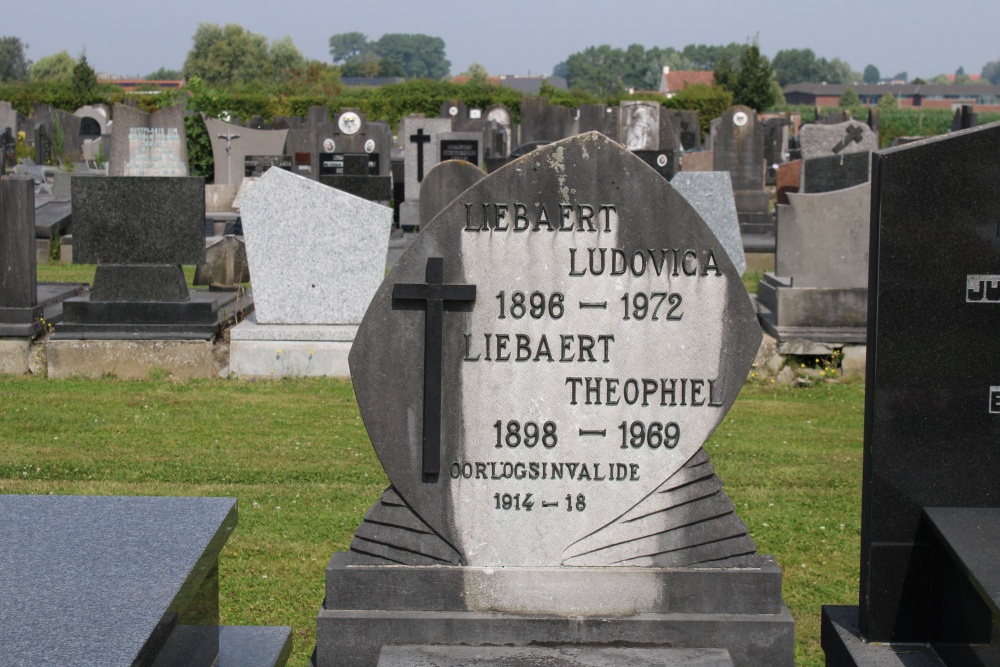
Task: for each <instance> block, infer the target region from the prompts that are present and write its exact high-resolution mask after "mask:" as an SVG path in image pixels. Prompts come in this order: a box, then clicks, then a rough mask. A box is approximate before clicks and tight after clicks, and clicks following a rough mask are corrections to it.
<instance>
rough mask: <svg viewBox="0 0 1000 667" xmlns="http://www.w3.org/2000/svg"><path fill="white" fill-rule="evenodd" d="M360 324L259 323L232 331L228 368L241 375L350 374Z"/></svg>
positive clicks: (251, 320)
mask: <svg viewBox="0 0 1000 667" xmlns="http://www.w3.org/2000/svg"><path fill="white" fill-rule="evenodd" d="M357 332H358V327H357V325H336V324H325V325H324V324H257V322H256V320H255V319H254V317H253V316H252V315H251V316H250V317H249V318H247V319H246V320H244V321H243V322H240V323H239V324H238V325H236V326H235V327H233V329H232V330H231V331H230V332H229V341H230V342H229V372H230V373H231V374H233V375H238V376H240V377H273V378H280V377H315V376H327V377H344V378H349V377H350V376H351V370H350V368H349V367H348V364H347V357H348V355H349V354H350V353H351V344H352V343H353V342H354V336H355V335H356V334H357Z"/></svg>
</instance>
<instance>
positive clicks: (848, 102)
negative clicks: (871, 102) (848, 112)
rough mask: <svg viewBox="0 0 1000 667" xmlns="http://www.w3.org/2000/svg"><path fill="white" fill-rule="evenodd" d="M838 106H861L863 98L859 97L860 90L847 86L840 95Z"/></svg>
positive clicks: (848, 107)
mask: <svg viewBox="0 0 1000 667" xmlns="http://www.w3.org/2000/svg"><path fill="white" fill-rule="evenodd" d="M837 106H839V107H840V108H841V109H852V108H854V107H859V106H861V98H860V97H858V92H857V91H856V90H854V89H853V88H847V89H846V90H844V93H843V94H842V95H841V96H840V101H839V102H837Z"/></svg>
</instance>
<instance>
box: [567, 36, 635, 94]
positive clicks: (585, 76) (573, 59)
mask: <svg viewBox="0 0 1000 667" xmlns="http://www.w3.org/2000/svg"><path fill="white" fill-rule="evenodd" d="M624 55H625V53H624V51H622V50H621V49H615V48H612V47H611V46H610V45H608V44H602V45H601V46H589V47H587V48H586V49H584V50H583V51H580V52H579V53H574V54H572V55H571V56H570V57H569V58H567V59H566V83H567V85H569V87H570V88H578V89H581V90H585V91H587V92H588V93H591V94H593V95H597V96H600V97H610V96H614V95H622V94H623V93H624V92H625V83H624V81H623V80H622V75H623V72H624V70H625V57H624Z"/></svg>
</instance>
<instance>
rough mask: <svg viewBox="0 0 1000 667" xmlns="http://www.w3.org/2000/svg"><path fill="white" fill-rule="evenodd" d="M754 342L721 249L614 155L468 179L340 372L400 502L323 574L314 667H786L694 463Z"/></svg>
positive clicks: (389, 501)
mask: <svg viewBox="0 0 1000 667" xmlns="http://www.w3.org/2000/svg"><path fill="white" fill-rule="evenodd" d="M623 184H627V188H626V187H623ZM570 332H572V333H570ZM760 340H761V334H760V329H759V327H758V325H757V323H756V321H755V315H754V312H753V306H752V305H751V303H750V301H749V298H748V297H747V294H746V291H745V289H744V288H743V285H742V282H741V280H740V277H739V275H738V274H737V273H736V270H735V268H734V267H733V265H732V263H731V262H730V260H729V258H728V256H727V254H726V251H725V249H724V248H723V247H722V245H721V244H720V243H719V241H718V239H717V238H716V237H715V235H714V234H712V232H711V230H710V229H709V228H708V227H707V226H706V225H705V223H704V221H702V220H701V219H700V218H699V216H698V214H697V213H696V212H695V210H694V209H693V208H692V207H691V206H690V205H689V204H688V203H687V202H686V201H685V200H684V198H683V197H682V196H681V195H680V194H678V193H677V192H676V191H675V190H674V189H673V188H671V187H670V186H669V184H668V183H667V182H665V181H664V180H663V179H662V178H661V177H659V176H658V175H656V174H655V173H654V172H652V171H650V170H649V169H647V168H646V166H645V165H643V164H642V162H641V160H639V159H638V158H636V157H635V156H634V155H632V154H631V153H630V152H628V151H627V150H625V149H624V148H623V147H622V146H621V145H620V144H618V143H616V142H614V141H611V140H610V139H608V138H606V137H604V136H603V135H601V134H599V133H596V132H592V133H588V134H586V135H580V136H576V137H572V138H570V139H567V140H564V141H560V142H557V143H554V144H551V145H548V146H543V147H541V148H539V149H537V150H536V151H534V152H532V153H530V154H529V155H527V156H525V157H524V158H523V159H521V160H518V161H516V162H514V163H512V164H510V165H508V166H506V167H504V168H502V169H501V170H499V171H497V172H496V173H494V174H491V175H490V176H487V177H486V178H485V179H483V180H481V181H479V182H478V183H477V184H476V185H474V186H473V187H472V188H470V189H469V190H467V191H466V192H465V193H463V194H462V195H461V196H460V197H459V198H458V199H456V200H455V201H453V202H452V203H451V204H450V205H449V206H448V207H446V208H445V210H444V211H442V212H441V213H440V214H439V215H438V216H437V217H435V218H434V220H433V221H432V222H431V223H430V224H429V225H428V226H427V227H426V228H424V229H422V230H421V232H420V234H419V235H417V236H416V238H415V239H414V241H413V243H412V245H411V246H410V248H409V249H408V250H407V252H406V253H405V254H404V255H403V257H401V258H400V260H399V261H398V262H397V263H396V265H395V266H394V267H393V269H392V270H391V271H390V273H389V275H388V276H387V277H386V278H385V280H384V281H383V282H382V284H381V285H380V286H379V288H378V290H377V292H376V293H375V296H374V298H373V299H372V302H371V305H370V306H369V308H368V311H367V312H366V314H365V318H364V320H363V321H362V324H361V327H360V329H359V331H358V335H357V337H356V339H355V342H354V348H353V349H352V351H351V357H350V363H351V377H352V381H353V384H354V387H355V391H356V395H357V398H358V404H359V407H360V409H361V414H362V417H363V419H364V421H365V426H366V428H367V430H368V434H369V436H370V438H371V441H372V443H373V445H374V447H375V450H376V452H377V453H378V455H379V459H380V461H381V462H382V464H383V466H384V468H385V469H386V472H387V474H388V477H389V479H390V481H391V483H392V486H391V487H390V488H389V489H388V490H387V491H386V492H385V493H384V494H383V496H382V498H381V499H380V500H379V501H378V502H377V503H376V504H375V506H373V507H372V508H371V509H370V510H369V511H368V513H367V514H366V517H365V521H364V523H362V525H361V526H360V527H359V528H358V529H357V531H356V532H355V537H354V540H353V542H352V545H351V550H350V551H349V552H347V553H338V554H334V556H333V558H332V559H331V561H330V565H329V567H328V570H327V591H326V602H325V605H324V608H323V609H322V610H321V611H320V614H319V618H318V621H317V665H318V667H325V666H327V665H333V664H337V665H375V664H376V663H377V662H378V659H379V658H378V656H379V652H380V650H381V649H382V647H383V646H385V645H397V646H398V645H423V646H436V647H441V646H448V645H456V644H461V645H464V646H467V647H482V646H484V645H489V646H504V647H518V646H520V647H525V646H531V645H533V644H544V645H545V646H546V647H547V648H555V647H565V648H572V649H579V650H581V651H583V652H584V653H586V654H588V655H590V656H591V657H595V656H594V654H593V653H590V651H592V650H595V649H596V650H600V649H602V648H613V647H622V646H625V647H635V646H636V645H637V644H640V643H641V644H642V646H643V648H646V649H651V650H656V649H660V650H662V649H677V648H682V649H691V650H694V649H706V650H707V649H724V650H727V651H728V652H729V655H730V656H731V659H732V662H733V664H734V665H791V664H792V661H793V650H792V621H791V617H790V616H789V614H788V611H787V609H786V608H785V607H784V604H783V603H782V601H781V598H780V592H779V591H780V571H779V570H778V569H777V567H776V565H775V564H774V562H773V560H772V559H770V558H768V557H765V556H760V555H757V554H756V553H755V552H756V547H755V545H754V543H753V540H752V539H751V538H750V537H749V535H748V534H747V531H746V526H745V525H744V524H743V523H742V521H740V520H739V519H738V518H737V517H736V515H735V513H734V508H733V505H732V503H731V501H729V499H728V498H727V497H726V495H725V494H724V493H723V492H722V490H721V482H720V481H719V480H718V478H717V477H715V475H714V472H713V471H712V469H711V464H710V462H709V460H708V456H707V454H706V453H705V452H704V450H703V449H702V443H703V442H704V440H705V438H707V437H708V435H709V434H710V433H711V432H712V430H713V429H714V428H715V426H716V425H717V424H718V423H720V421H721V420H722V419H723V417H724V415H725V413H726V410H727V408H728V407H729V406H730V405H731V404H732V402H733V401H734V400H735V398H736V394H737V393H738V392H739V390H740V387H742V385H743V382H744V380H745V378H746V375H747V372H748V370H749V368H750V365H751V362H752V360H753V358H754V355H755V354H756V352H757V347H758V345H759V343H760ZM654 378H655V379H654ZM694 526H696V527H694ZM751 627H752V628H753V629H752V630H750V629H749V628H751ZM612 645H613V646H612ZM630 657H632V658H635V657H636V656H630ZM665 657H666V656H665V655H661V656H660V659H661V660H664V662H662V663H661V664H670V663H668V662H666V661H665ZM702 657H704V656H702Z"/></svg>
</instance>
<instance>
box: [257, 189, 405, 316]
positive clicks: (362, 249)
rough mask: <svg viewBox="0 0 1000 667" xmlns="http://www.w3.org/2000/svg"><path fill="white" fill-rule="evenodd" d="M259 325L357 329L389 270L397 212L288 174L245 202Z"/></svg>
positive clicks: (259, 190)
mask: <svg viewBox="0 0 1000 667" xmlns="http://www.w3.org/2000/svg"><path fill="white" fill-rule="evenodd" d="M240 211H241V214H242V216H243V232H244V238H245V239H246V245H247V260H248V261H249V264H250V274H251V275H252V276H253V287H254V301H255V307H256V314H257V322H258V323H259V324H357V323H358V322H360V321H361V317H362V316H363V315H364V312H365V309H366V308H367V307H368V303H369V301H370V300H371V298H372V295H373V294H374V293H375V289H376V288H377V287H378V285H379V283H380V282H381V281H382V278H383V275H384V272H385V257H386V248H387V247H388V244H389V229H390V227H391V226H392V209H391V208H388V207H385V206H381V205H379V204H373V203H371V202H368V201H365V200H364V199H361V198H359V197H355V196H353V195H349V194H347V193H344V192H340V191H338V190H335V189H333V188H330V187H327V186H325V185H323V184H321V183H317V182H315V181H311V180H309V179H306V178H303V177H301V176H296V175H295V174H292V173H290V172H287V171H284V170H281V169H271V170H269V171H268V172H267V173H266V174H264V175H263V176H262V177H261V178H260V180H258V181H257V183H255V184H254V186H253V188H252V189H250V190H248V191H247V192H246V193H245V194H244V196H243V199H242V201H241V208H240Z"/></svg>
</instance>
